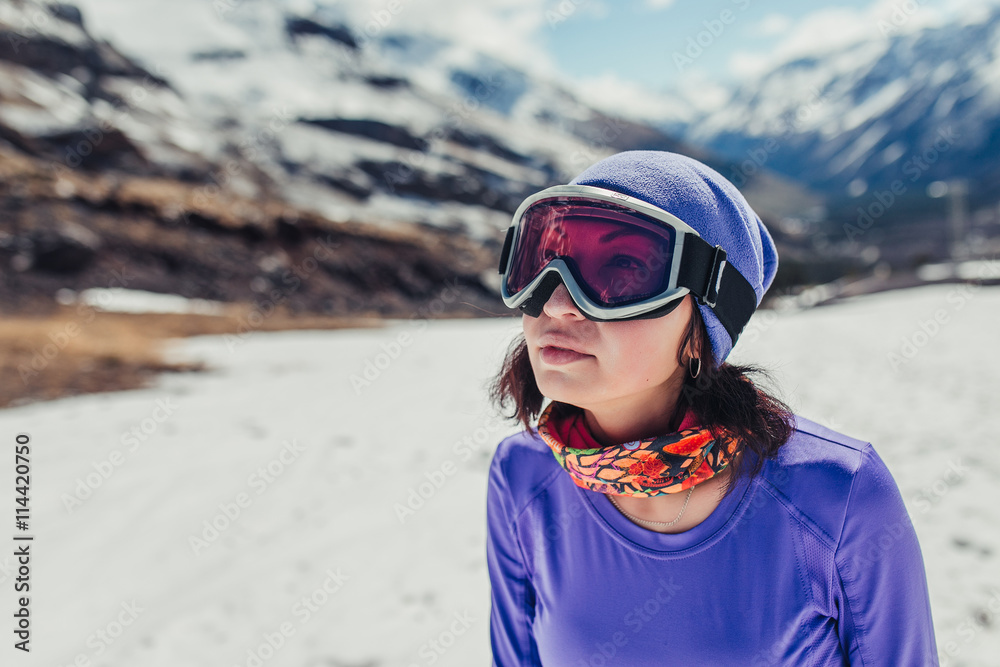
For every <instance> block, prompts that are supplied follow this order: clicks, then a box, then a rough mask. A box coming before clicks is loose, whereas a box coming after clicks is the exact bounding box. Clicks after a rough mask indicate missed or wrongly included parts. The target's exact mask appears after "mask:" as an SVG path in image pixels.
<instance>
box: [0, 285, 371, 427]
mask: <svg viewBox="0 0 1000 667" xmlns="http://www.w3.org/2000/svg"><path fill="white" fill-rule="evenodd" d="M249 312H250V306H240V305H234V306H231V307H230V309H229V312H227V313H226V314H225V315H189V314H174V313H138V314H132V313H108V312H102V311H96V310H91V309H87V308H83V309H80V308H76V307H60V308H59V309H57V310H56V311H54V312H53V313H52V314H50V315H46V316H3V317H0V407H10V406H17V405H23V404H26V403H32V402H35V401H43V400H51V399H55V398H62V397H65V396H74V395H78V394H86V393H93V392H103V391H120V390H123V389H137V388H142V387H147V386H149V385H150V384H151V382H152V380H153V378H154V377H155V376H156V375H157V374H158V373H163V372H173V373H183V372H196V371H200V370H204V366H203V364H201V363H193V364H192V363H168V362H166V361H165V360H164V359H163V350H164V345H163V344H164V342H165V341H166V339H168V338H183V337H187V336H199V335H212V334H216V335H221V334H227V333H230V334H238V333H245V332H247V330H248V325H247V324H246V323H247V317H246V315H247V313H249ZM381 324H382V323H381V321H380V320H378V319H376V318H362V317H355V318H344V317H339V318H338V317H321V316H296V315H292V314H290V313H288V312H287V311H283V310H278V311H275V313H274V314H272V315H271V317H269V318H267V319H266V320H264V321H263V322H262V323H261V324H260V326H259V327H254V328H253V329H252V330H254V331H282V330H289V329H344V328H357V327H375V326H381Z"/></svg>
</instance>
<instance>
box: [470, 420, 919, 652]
mask: <svg viewBox="0 0 1000 667" xmlns="http://www.w3.org/2000/svg"><path fill="white" fill-rule="evenodd" d="M747 456H750V457H753V456H754V455H753V454H747ZM487 523H488V531H487V548H486V555H487V565H488V569H489V575H490V583H491V604H492V608H491V612H490V640H491V645H492V650H493V665H494V666H495V667H529V666H533V665H544V667H612V666H622V667H647V666H648V667H653V666H656V667H663V666H664V665H685V666H689V667H690V666H693V665H712V666H714V667H719V666H721V665H740V666H741V667H746V666H748V665H749V666H753V667H761V666H764V665H809V666H811V665H866V666H868V667H873V666H876V665H878V666H881V665H892V666H893V667H908V666H911V665H912V666H918V665H919V666H920V667H925V666H927V665H937V664H938V661H937V651H936V644H935V639H934V630H933V624H932V620H931V609H930V601H929V597H928V591H927V579H926V575H925V572H924V564H923V558H922V556H921V553H920V546H919V544H918V543H917V537H916V533H915V532H914V530H913V525H912V524H911V522H910V519H909V515H908V514H907V512H906V508H905V507H904V505H903V500H902V498H901V496H900V493H899V489H898V487H897V486H896V483H895V481H894V480H893V478H892V475H891V474H890V473H889V470H888V469H887V468H886V466H885V464H884V463H883V462H882V459H881V458H879V455H878V454H877V453H876V452H875V449H874V448H873V447H872V445H871V444H870V443H866V442H863V441H860V440H856V439H854V438H851V437H848V436H846V435H843V434H841V433H838V432H836V431H833V430H831V429H828V428H826V427H824V426H821V425H819V424H817V423H815V422H812V421H810V420H808V419H805V418H803V417H800V416H796V430H795V432H794V434H793V435H792V438H791V439H790V440H789V441H788V442H787V443H786V444H785V445H784V446H783V447H782V448H781V450H780V451H779V453H778V455H777V457H776V458H773V459H767V460H766V461H765V462H764V467H763V469H762V471H761V473H760V474H759V475H757V476H755V477H753V478H752V479H749V478H747V477H742V478H741V479H739V480H738V482H737V484H736V486H735V488H734V490H733V492H732V493H731V494H729V495H728V496H726V497H725V498H724V499H723V500H722V502H721V503H720V504H719V505H718V507H716V509H715V511H713V512H712V514H711V515H710V516H709V517H708V518H706V519H705V520H704V521H703V522H702V523H700V524H698V525H697V526H695V527H693V528H691V529H690V530H686V531H684V532H681V533H675V534H666V533H658V532H655V531H651V530H648V529H646V528H642V527H640V526H638V525H636V524H634V523H632V522H631V521H630V520H629V519H627V518H626V517H624V516H623V515H622V514H621V513H620V512H619V511H618V510H617V509H616V508H615V507H614V505H612V504H611V502H610V501H609V500H608V498H607V496H605V495H604V494H602V493H598V492H595V491H591V490H589V489H584V488H581V487H579V486H577V485H576V484H575V483H574V482H573V480H572V479H571V477H570V476H569V473H568V472H567V471H566V470H564V469H563V468H562V467H561V466H560V465H559V463H558V461H556V459H555V457H554V456H553V455H552V452H551V450H549V448H548V446H547V445H546V444H545V443H544V442H543V441H542V440H541V439H540V438H539V437H538V436H537V435H536V434H535V433H534V432H532V433H527V432H522V433H519V434H517V435H514V436H511V437H509V438H507V439H505V440H504V441H503V442H501V443H500V445H499V446H498V447H497V450H496V453H495V454H494V456H493V460H492V463H491V465H490V472H489V485H488V492H487Z"/></svg>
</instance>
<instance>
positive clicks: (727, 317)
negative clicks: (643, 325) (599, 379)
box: [500, 185, 757, 344]
mask: <svg viewBox="0 0 1000 667" xmlns="http://www.w3.org/2000/svg"><path fill="white" fill-rule="evenodd" d="M500 274H501V276H502V281H501V296H502V297H503V301H504V303H505V304H506V305H507V306H508V307H509V308H519V309H521V310H522V311H523V312H524V313H525V314H527V315H529V316H531V317H538V315H540V314H541V312H542V307H543V306H544V305H545V302H546V301H548V299H549V297H550V296H551V295H552V292H553V291H554V290H555V289H556V287H558V285H559V283H560V282H562V283H563V284H564V285H565V286H566V289H567V291H568V292H569V295H570V297H571V298H572V299H573V302H574V303H575V304H576V306H577V308H578V309H579V310H580V312H581V313H582V314H583V315H584V316H585V317H587V318H588V319H591V320H596V321H614V320H631V319H645V318H650V317H661V316H663V315H665V314H667V313H668V312H670V311H672V310H673V309H674V308H676V307H677V305H678V304H679V303H680V300H681V299H682V298H683V297H684V296H685V295H687V294H689V293H691V294H694V295H695V297H696V298H697V300H698V303H701V304H704V305H706V306H708V307H709V308H712V309H713V311H714V312H715V314H716V316H717V317H718V318H719V321H720V322H721V323H722V324H723V326H724V327H725V328H726V330H727V331H728V332H729V335H730V337H731V338H732V340H733V343H734V344H735V342H736V338H737V337H738V336H739V334H740V332H741V331H742V330H743V327H744V326H745V325H746V323H747V321H748V320H749V319H750V316H751V315H752V314H753V311H754V310H755V309H756V307H757V295H756V293H755V292H754V290H753V287H752V286H751V285H750V283H748V282H747V280H746V279H745V278H744V277H743V276H742V275H741V274H740V273H739V271H737V270H736V269H735V268H734V267H733V266H732V265H731V264H729V263H728V262H727V261H726V251H725V250H723V249H722V247H721V246H718V245H716V246H714V247H713V246H711V245H709V244H708V243H707V242H705V241H704V240H703V239H702V238H701V237H700V236H699V235H698V232H697V231H695V230H694V229H693V228H692V227H691V226H689V225H688V224H686V223H685V222H684V221H683V220H681V219H680V218H678V217H676V216H674V215H672V214H670V213H668V212H667V211H664V210H663V209H660V208H658V207H656V206H653V205H651V204H648V203H646V202H644V201H641V200H638V199H636V198H634V197H629V196H627V195H623V194H621V193H618V192H614V191H612V190H606V189H604V188H598V187H593V186H589V185H558V186H555V187H552V188H548V189H546V190H543V191H541V192H539V193H537V194H535V195H532V196H531V197H528V198H527V199H526V200H524V202H522V204H521V206H520V207H518V209H517V211H516V212H515V213H514V218H513V221H512V223H511V225H510V227H509V228H508V230H507V237H506V239H505V240H504V245H503V250H502V251H501V256H500Z"/></svg>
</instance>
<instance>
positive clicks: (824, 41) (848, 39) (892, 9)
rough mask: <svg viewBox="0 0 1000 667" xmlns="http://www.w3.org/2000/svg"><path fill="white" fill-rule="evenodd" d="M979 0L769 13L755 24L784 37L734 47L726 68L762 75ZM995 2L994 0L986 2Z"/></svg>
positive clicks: (946, 16) (901, 0)
mask: <svg viewBox="0 0 1000 667" xmlns="http://www.w3.org/2000/svg"><path fill="white" fill-rule="evenodd" d="M983 4H984V2H983V0H953V1H951V2H943V1H937V2H935V0H923V1H922V2H914V0H875V1H874V2H872V3H871V4H870V5H868V6H867V7H860V8H848V7H824V8H822V9H818V10H816V11H814V12H812V13H810V14H807V15H805V16H803V17H801V18H800V19H798V20H795V21H793V20H791V19H789V18H788V17H787V16H784V15H781V14H769V15H768V16H765V17H764V18H763V19H762V20H761V21H760V22H759V23H757V24H756V25H755V26H754V32H755V33H756V34H757V35H762V36H775V35H783V38H780V39H779V40H778V41H777V43H774V44H772V45H770V46H769V47H768V48H767V50H766V51H764V52H761V51H746V50H743V51H736V52H734V53H733V54H732V55H731V56H730V58H729V70H730V71H731V72H732V73H734V74H736V75H737V76H739V77H740V78H741V79H744V80H745V79H746V78H748V77H755V76H758V75H761V74H763V73H765V72H767V71H769V70H771V69H773V68H774V67H777V66H778V65H780V64H782V63H785V62H788V61H790V60H794V59H796V58H803V57H810V56H819V57H822V56H823V55H825V54H828V53H831V52H834V51H837V50H840V49H842V48H844V47H846V46H850V45H852V44H856V43H858V42H862V41H864V42H868V43H877V42H884V41H886V40H888V39H890V37H891V36H893V35H898V34H907V33H912V32H916V31H918V30H922V29H924V28H927V27H930V26H936V25H942V24H943V23H945V22H947V21H949V20H953V19H954V18H955V17H956V16H963V15H971V14H972V12H973V10H974V9H976V8H979V9H982V5H983ZM985 4H987V5H997V4H998V0H987V1H986V2H985Z"/></svg>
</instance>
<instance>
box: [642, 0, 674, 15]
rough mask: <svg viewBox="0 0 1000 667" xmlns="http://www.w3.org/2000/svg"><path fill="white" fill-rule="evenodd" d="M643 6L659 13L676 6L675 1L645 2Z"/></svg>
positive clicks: (655, 0) (647, 0) (651, 0)
mask: <svg viewBox="0 0 1000 667" xmlns="http://www.w3.org/2000/svg"><path fill="white" fill-rule="evenodd" d="M643 4H644V5H645V6H646V9H651V10H653V11H654V12H658V11H660V10H662V9H666V8H667V7H669V6H670V5H672V4H674V0H645V2H644V3H643Z"/></svg>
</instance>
